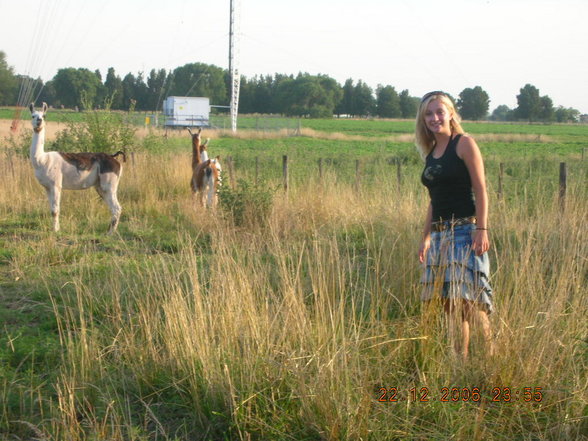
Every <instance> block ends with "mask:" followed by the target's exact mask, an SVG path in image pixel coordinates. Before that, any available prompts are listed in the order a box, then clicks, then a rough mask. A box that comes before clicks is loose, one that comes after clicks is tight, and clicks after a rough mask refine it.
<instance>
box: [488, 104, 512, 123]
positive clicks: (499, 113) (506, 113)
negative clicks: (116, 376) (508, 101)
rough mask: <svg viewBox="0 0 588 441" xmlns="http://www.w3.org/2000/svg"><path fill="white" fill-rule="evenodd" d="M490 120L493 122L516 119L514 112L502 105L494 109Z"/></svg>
mask: <svg viewBox="0 0 588 441" xmlns="http://www.w3.org/2000/svg"><path fill="white" fill-rule="evenodd" d="M490 119H491V120H492V121H512V120H513V119H514V110H512V109H511V108H510V107H508V106H507V105H505V104H501V105H500V106H498V107H497V108H496V109H494V111H493V112H492V115H491V116H490Z"/></svg>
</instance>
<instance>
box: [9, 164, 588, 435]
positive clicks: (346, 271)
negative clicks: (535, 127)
mask: <svg viewBox="0 0 588 441" xmlns="http://www.w3.org/2000/svg"><path fill="white" fill-rule="evenodd" d="M189 161H190V158H189V156H188V155H187V154H185V155H177V156H173V157H171V156H170V157H168V158H165V160H157V161H154V160H153V158H151V157H149V156H148V155H140V154H137V155H135V156H134V158H133V160H132V162H129V163H128V164H127V166H126V167H125V170H124V172H123V173H124V175H123V179H122V181H121V187H120V192H119V194H120V196H119V198H120V200H121V203H122V205H123V220H122V221H121V227H120V236H119V237H118V238H115V239H103V238H102V236H101V235H102V233H103V231H106V228H107V223H108V212H107V209H106V207H105V206H102V205H103V204H102V203H101V202H100V201H99V200H97V198H95V197H94V194H91V193H89V192H66V193H65V194H64V197H63V206H62V216H63V218H64V219H63V221H62V229H63V231H64V232H62V233H61V234H60V235H58V236H54V235H52V233H50V231H49V230H50V220H49V215H48V213H47V211H48V210H47V209H46V205H47V202H46V200H45V195H44V192H43V191H42V190H41V188H40V187H39V186H38V184H37V183H36V182H35V181H34V177H33V175H32V170H31V169H30V165H29V164H28V163H26V162H25V161H24V160H22V159H19V158H18V157H13V158H12V162H11V163H8V162H7V161H3V162H2V163H1V164H0V173H2V175H3V176H11V179H9V180H5V181H4V183H3V184H2V186H0V214H1V215H2V218H3V219H8V224H9V229H10V232H9V233H7V234H11V235H13V237H14V238H15V240H19V241H21V242H22V245H21V247H22V248H16V249H15V251H14V252H13V258H12V259H11V262H10V265H11V271H12V272H13V273H14V274H20V276H21V277H26V273H27V271H29V269H30V268H31V267H36V269H37V271H40V272H41V275H42V279H44V280H45V281H46V283H47V286H55V285H54V284H52V283H51V281H53V280H54V279H56V278H58V279H59V278H62V280H60V283H59V285H58V286H59V289H57V290H55V289H51V290H49V291H50V292H49V294H50V298H51V301H52V305H53V308H54V312H55V316H56V320H57V322H58V324H59V330H60V338H61V343H62V347H63V349H64V351H63V359H62V362H61V366H60V376H59V379H58V381H57V382H56V384H54V385H53V386H54V394H52V395H48V396H45V395H42V394H41V395H40V396H38V397H37V399H38V400H40V401H44V402H46V403H49V406H48V408H49V411H48V412H49V414H48V415H46V418H45V423H44V425H43V426H42V427H40V428H39V430H40V431H41V432H42V433H45V434H47V435H46V436H49V435H48V434H51V437H53V438H54V439H70V440H83V439H109V440H144V439H169V440H172V439H186V440H187V439H190V440H194V439H242V440H248V439H260V440H261V439H263V440H267V439H276V440H277V439H280V440H282V439H297V440H299V439H332V440H336V439H349V440H351V439H354V440H355V439H357V440H359V439H378V440H388V439H390V440H393V439H407V440H408V439H449V438H452V439H477V440H506V439H509V440H512V439H545V440H550V439H581V438H580V437H581V436H582V434H585V432H583V431H584V430H585V429H586V427H587V424H586V409H587V406H588V384H587V382H586V372H587V370H586V367H587V364H588V359H587V348H586V344H587V343H586V338H587V336H588V328H587V322H586V316H587V312H588V288H587V285H588V283H587V281H588V279H587V274H588V261H587V258H586V256H588V240H586V219H587V218H588V204H587V203H586V198H585V190H583V187H582V184H581V183H578V184H574V185H571V186H570V188H569V197H568V200H567V205H566V211H565V214H564V215H562V213H561V212H560V208H559V205H558V203H557V199H556V197H555V196H556V195H554V194H553V193H551V194H545V193H544V191H543V189H542V188H539V187H537V188H534V187H533V185H532V184H531V183H530V184H529V188H528V190H527V191H526V192H525V195H526V197H527V198H528V199H529V201H532V204H526V203H525V204H524V203H521V201H520V200H517V199H514V200H510V199H508V198H505V199H504V200H501V201H499V200H497V199H496V198H495V197H494V196H492V203H491V221H490V225H491V228H492V229H491V239H492V242H493V248H492V251H491V258H492V264H493V268H492V282H493V285H494V288H495V299H496V313H495V314H493V315H492V316H491V321H492V325H493V330H494V333H495V341H496V347H497V353H496V355H495V356H493V357H491V356H489V355H488V354H487V353H486V352H485V350H484V345H483V341H482V338H481V336H480V335H479V334H475V335H474V338H473V344H472V354H471V359H470V361H469V362H468V363H465V364H464V363H462V362H461V361H460V360H459V359H457V358H456V357H454V356H453V355H452V352H451V351H450V349H449V348H450V347H451V344H452V343H451V341H450V339H449V337H448V329H447V328H446V325H445V323H444V321H443V320H441V319H440V317H441V316H442V315H441V314H440V313H439V312H438V311H432V312H429V313H428V314H427V313H425V309H423V308H422V306H421V304H420V301H419V294H420V288H419V283H418V280H419V276H420V268H419V265H418V263H417V257H416V251H417V248H418V242H419V236H420V229H421V220H422V218H423V215H424V207H425V206H426V199H425V194H424V191H423V190H422V189H420V188H419V187H418V184H416V183H415V182H405V184H403V187H401V188H397V187H394V185H382V186H380V187H378V188H377V189H368V188H364V189H362V190H361V191H360V192H357V191H355V189H354V188H353V187H352V186H350V185H346V184H342V183H339V182H337V180H336V179H335V178H334V177H332V176H330V175H329V173H331V172H328V173H327V174H326V175H325V177H324V179H323V181H322V182H319V181H318V179H315V178H309V181H308V185H306V186H304V187H301V186H299V187H295V188H292V189H291V190H290V192H289V194H288V195H283V194H281V193H278V194H276V196H275V198H274V208H273V211H272V213H271V216H270V218H269V219H268V222H267V223H266V224H262V225H257V224H255V225H251V226H250V227H249V228H243V227H239V228H237V227H234V226H233V225H231V224H230V222H227V221H225V220H223V219H222V218H221V217H220V216H218V215H217V216H214V215H212V214H211V213H209V212H203V211H201V210H197V209H195V206H194V201H193V200H192V198H191V195H190V193H189V186H188V182H189V178H190V171H189V163H190V162H189ZM405 181H408V180H407V179H405ZM414 181H416V177H415V179H414ZM25 220H26V222H25ZM21 222H22V225H23V227H16V226H15V224H19V223H21ZM27 222H28V223H27ZM88 233H90V236H89V237H88V236H87V235H88ZM30 236H34V240H35V241H36V244H35V246H36V252H35V253H30V252H24V251H23V252H19V250H24V248H25V247H27V246H28V244H27V241H29V240H33V239H30ZM164 240H171V241H173V242H174V244H175V245H174V247H173V249H172V250H171V251H169V250H163V251H162V250H161V249H159V248H158V247H157V246H156V245H157V243H158V241H164ZM62 264H70V266H69V271H67V272H65V273H60V272H56V268H58V267H59V266H60V265H62ZM381 387H384V388H387V389H388V390H390V388H397V389H398V392H399V396H402V397H407V396H410V390H411V388H416V389H415V390H416V391H418V394H419V395H420V394H421V393H422V392H423V388H427V391H428V392H429V396H428V398H429V400H430V401H429V402H426V403H425V402H419V401H417V402H411V401H401V402H397V403H390V402H388V403H381V402H378V398H379V397H380V396H381V394H382V392H381V389H380V388H381ZM443 387H458V388H459V389H460V390H463V389H464V388H467V389H469V390H471V389H473V388H474V387H479V388H481V389H482V391H487V392H483V393H484V397H485V398H488V397H489V398H491V397H492V392H491V389H492V388H494V387H498V388H501V389H502V388H505V387H511V388H512V391H513V394H514V391H515V390H518V391H521V397H522V391H523V388H525V387H531V388H533V390H535V389H534V388H536V387H541V388H542V393H543V397H542V400H541V402H530V403H529V402H525V401H523V400H522V399H519V400H518V401H513V402H510V403H505V402H497V403H492V402H483V403H474V402H472V401H471V400H469V401H464V400H459V401H456V402H451V401H450V402H441V401H440V398H441V396H442V389H443Z"/></svg>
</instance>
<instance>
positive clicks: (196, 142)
mask: <svg viewBox="0 0 588 441" xmlns="http://www.w3.org/2000/svg"><path fill="white" fill-rule="evenodd" d="M201 132H202V127H199V128H198V131H197V132H195V133H192V130H190V128H189V127H188V133H190V136H191V137H192V145H193V146H194V147H196V146H200V133H201Z"/></svg>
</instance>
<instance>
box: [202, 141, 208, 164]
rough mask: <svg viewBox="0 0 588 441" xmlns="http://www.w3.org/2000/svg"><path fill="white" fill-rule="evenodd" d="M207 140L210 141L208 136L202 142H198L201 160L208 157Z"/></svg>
mask: <svg viewBox="0 0 588 441" xmlns="http://www.w3.org/2000/svg"><path fill="white" fill-rule="evenodd" d="M209 141H210V138H207V139H206V141H204V142H203V143H202V144H200V159H201V160H202V161H203V162H204V161H206V160H207V159H208V152H207V151H206V148H207V147H208V142H209Z"/></svg>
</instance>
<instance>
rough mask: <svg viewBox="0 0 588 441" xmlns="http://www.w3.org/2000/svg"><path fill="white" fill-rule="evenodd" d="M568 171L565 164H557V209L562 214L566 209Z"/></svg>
mask: <svg viewBox="0 0 588 441" xmlns="http://www.w3.org/2000/svg"><path fill="white" fill-rule="evenodd" d="M567 178H568V170H567V166H566V163H565V162H560V163H559V207H560V209H561V211H562V212H563V211H564V210H565V208H566V189H567Z"/></svg>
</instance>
